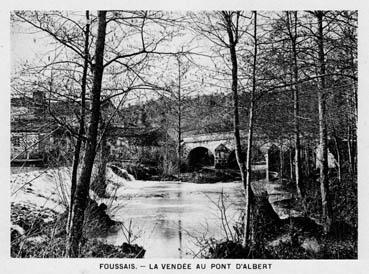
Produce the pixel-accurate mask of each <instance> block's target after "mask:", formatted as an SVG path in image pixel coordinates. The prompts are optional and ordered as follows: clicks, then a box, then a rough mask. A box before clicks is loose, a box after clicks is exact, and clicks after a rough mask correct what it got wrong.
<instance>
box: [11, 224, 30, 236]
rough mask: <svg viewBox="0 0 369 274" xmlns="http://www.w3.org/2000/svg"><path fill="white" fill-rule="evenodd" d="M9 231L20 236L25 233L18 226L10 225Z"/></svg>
mask: <svg viewBox="0 0 369 274" xmlns="http://www.w3.org/2000/svg"><path fill="white" fill-rule="evenodd" d="M10 229H11V231H15V232H16V233H18V234H19V235H20V236H23V235H24V234H25V233H26V232H25V231H24V229H23V228H22V227H21V226H19V225H14V224H12V225H11V227H10Z"/></svg>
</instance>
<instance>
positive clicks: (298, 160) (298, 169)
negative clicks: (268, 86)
mask: <svg viewBox="0 0 369 274" xmlns="http://www.w3.org/2000/svg"><path fill="white" fill-rule="evenodd" d="M293 14H294V30H293V32H294V33H293V34H292V30H291V32H290V33H291V43H292V55H293V57H292V58H293V81H294V82H295V84H294V85H293V117H294V134H295V180H296V190H297V195H298V196H299V197H301V196H302V195H301V147H300V124H299V112H300V108H299V85H298V84H297V82H298V80H299V71H298V65H297V41H296V40H297V11H294V12H293ZM288 20H289V19H288ZM291 28H292V26H291Z"/></svg>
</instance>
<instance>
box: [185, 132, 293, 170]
mask: <svg viewBox="0 0 369 274" xmlns="http://www.w3.org/2000/svg"><path fill="white" fill-rule="evenodd" d="M240 135H241V137H242V138H241V146H242V149H243V156H244V157H245V151H246V144H247V132H246V131H241V132H240ZM289 146H290V141H289V140H283V146H282V150H283V151H286V150H288V148H289ZM182 148H183V149H182V157H183V159H184V160H185V161H186V162H187V164H188V165H189V166H192V167H196V166H215V167H216V168H235V167H237V162H236V155H235V140H234V133H233V132H218V133H207V134H197V135H192V136H187V137H185V138H183V142H182ZM279 148H281V145H280V143H279V142H273V141H270V140H268V138H266V137H265V136H260V135H254V140H253V151H252V155H253V156H252V160H253V162H254V163H258V164H264V165H269V162H270V158H271V156H270V154H271V152H272V151H277V150H279Z"/></svg>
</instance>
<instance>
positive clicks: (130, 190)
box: [105, 181, 244, 258]
mask: <svg viewBox="0 0 369 274" xmlns="http://www.w3.org/2000/svg"><path fill="white" fill-rule="evenodd" d="M222 193H223V195H222ZM222 196H223V200H224V207H225V208H226V217H227V220H228V225H229V226H230V227H232V225H233V224H235V222H236V221H238V220H239V214H240V209H241V208H242V207H243V206H244V202H243V192H242V187H241V184H240V183H237V182H231V183H215V184H194V183H184V182H161V181H159V182H157V181H132V182H129V183H127V184H126V185H125V187H124V189H121V190H120V191H119V193H118V200H117V201H116V202H115V203H114V204H117V205H119V206H116V207H114V208H112V209H111V211H110V214H111V215H112V217H113V219H115V220H117V221H122V222H124V226H125V227H127V228H128V227H129V226H131V229H130V230H131V231H132V232H133V235H134V237H133V238H132V239H134V238H136V236H137V239H134V241H133V243H136V244H138V245H141V246H143V247H144V248H145V249H146V254H145V258H194V257H199V254H200V252H201V248H200V246H199V245H198V244H197V241H199V240H201V239H204V238H210V237H214V238H216V239H225V238H226V234H225V230H224V228H223V225H222V222H221V218H220V216H221V210H220V209H219V206H221V205H222V203H221V202H220V200H221V197H222ZM130 223H131V225H130ZM125 235H127V231H126V230H125V229H124V228H120V229H119V230H118V231H115V232H113V233H110V234H109V235H108V236H107V237H106V238H105V239H106V241H107V242H108V243H110V244H115V245H120V244H122V243H123V242H126V241H127V236H125Z"/></svg>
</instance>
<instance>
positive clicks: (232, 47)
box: [222, 12, 250, 247]
mask: <svg viewBox="0 0 369 274" xmlns="http://www.w3.org/2000/svg"><path fill="white" fill-rule="evenodd" d="M222 15H223V19H224V21H225V23H226V30H227V34H228V40H229V51H230V56H231V63H232V93H233V133H234V139H235V144H236V149H235V150H236V151H235V152H236V153H235V154H236V160H237V164H238V167H239V169H240V173H241V180H242V183H243V187H244V195H245V212H244V214H245V216H244V228H243V229H244V231H243V241H242V246H243V247H246V244H247V241H248V238H249V233H250V230H249V228H250V225H249V222H250V220H249V216H250V186H249V185H248V180H247V174H246V170H247V167H246V164H245V161H244V160H243V159H242V147H241V138H240V118H239V106H238V64H237V54H236V44H237V39H238V37H235V36H234V33H233V30H232V14H231V13H230V12H222Z"/></svg>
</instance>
